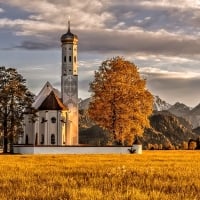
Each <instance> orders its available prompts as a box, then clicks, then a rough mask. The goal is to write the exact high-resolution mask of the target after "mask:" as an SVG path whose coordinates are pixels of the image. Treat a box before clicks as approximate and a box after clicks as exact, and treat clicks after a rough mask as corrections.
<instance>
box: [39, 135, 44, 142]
mask: <svg viewBox="0 0 200 200" xmlns="http://www.w3.org/2000/svg"><path fill="white" fill-rule="evenodd" d="M40 143H41V144H44V134H42V135H41V142H40Z"/></svg>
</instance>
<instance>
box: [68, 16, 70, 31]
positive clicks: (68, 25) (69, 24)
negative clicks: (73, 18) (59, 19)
mask: <svg viewBox="0 0 200 200" xmlns="http://www.w3.org/2000/svg"><path fill="white" fill-rule="evenodd" d="M68 33H70V15H69V16H68Z"/></svg>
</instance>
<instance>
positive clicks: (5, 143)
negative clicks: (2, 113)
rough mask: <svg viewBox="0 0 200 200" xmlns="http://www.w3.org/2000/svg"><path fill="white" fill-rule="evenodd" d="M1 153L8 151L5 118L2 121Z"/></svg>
mask: <svg viewBox="0 0 200 200" xmlns="http://www.w3.org/2000/svg"><path fill="white" fill-rule="evenodd" d="M3 130H4V131H3V153H7V152H8V130H7V119H6V120H4V123H3Z"/></svg>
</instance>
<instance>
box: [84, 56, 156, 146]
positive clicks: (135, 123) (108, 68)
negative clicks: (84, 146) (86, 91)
mask: <svg viewBox="0 0 200 200" xmlns="http://www.w3.org/2000/svg"><path fill="white" fill-rule="evenodd" d="M145 84H146V81H145V80H144V79H142V78H141V77H140V75H139V72H138V68H137V67H136V66H135V65H134V64H133V63H131V62H129V61H126V60H125V59H123V58H121V57H115V58H113V59H108V60H106V61H104V62H103V63H102V65H101V66H100V67H99V70H98V71H95V77H94V80H93V82H92V83H91V84H90V90H91V92H92V101H91V103H90V105H89V109H88V114H89V117H90V118H91V119H92V120H93V121H94V122H95V123H96V124H97V125H99V126H100V127H102V128H103V129H105V130H107V131H108V132H109V133H110V135H111V139H112V141H113V142H115V143H117V144H121V145H124V144H131V143H132V142H133V139H134V136H135V135H141V134H142V133H143V131H144V128H145V127H149V120H148V117H149V115H150V114H151V113H152V105H153V96H152V95H151V93H150V92H149V91H148V90H147V89H146V88H145Z"/></svg>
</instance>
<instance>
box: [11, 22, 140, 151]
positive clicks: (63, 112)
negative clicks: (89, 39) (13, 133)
mask: <svg viewBox="0 0 200 200" xmlns="http://www.w3.org/2000/svg"><path fill="white" fill-rule="evenodd" d="M61 47H62V67H61V92H59V91H58V90H56V89H55V88H53V86H52V85H51V84H50V83H49V82H47V83H46V84H45V85H44V86H43V88H42V89H41V91H40V92H39V94H38V95H37V96H36V98H35V101H34V103H33V107H34V108H35V110H36V111H37V112H36V117H34V118H33V114H31V113H30V112H28V111H27V113H26V114H25V117H24V124H23V125H24V133H23V134H22V135H21V136H20V137H19V140H18V144H16V145H14V147H13V149H14V153H20V154H107V153H117V154H121V153H130V152H129V151H130V149H129V148H128V147H119V146H118V147H116V146H108V147H100V146H88V145H79V137H78V135H79V132H78V131H79V130H78V69H77V68H78V63H77V47H78V37H77V36H76V35H74V34H72V33H71V31H70V22H68V31H67V33H65V34H63V35H62V36H61ZM135 150H136V152H137V153H141V152H142V146H141V145H139V146H136V147H135Z"/></svg>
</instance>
